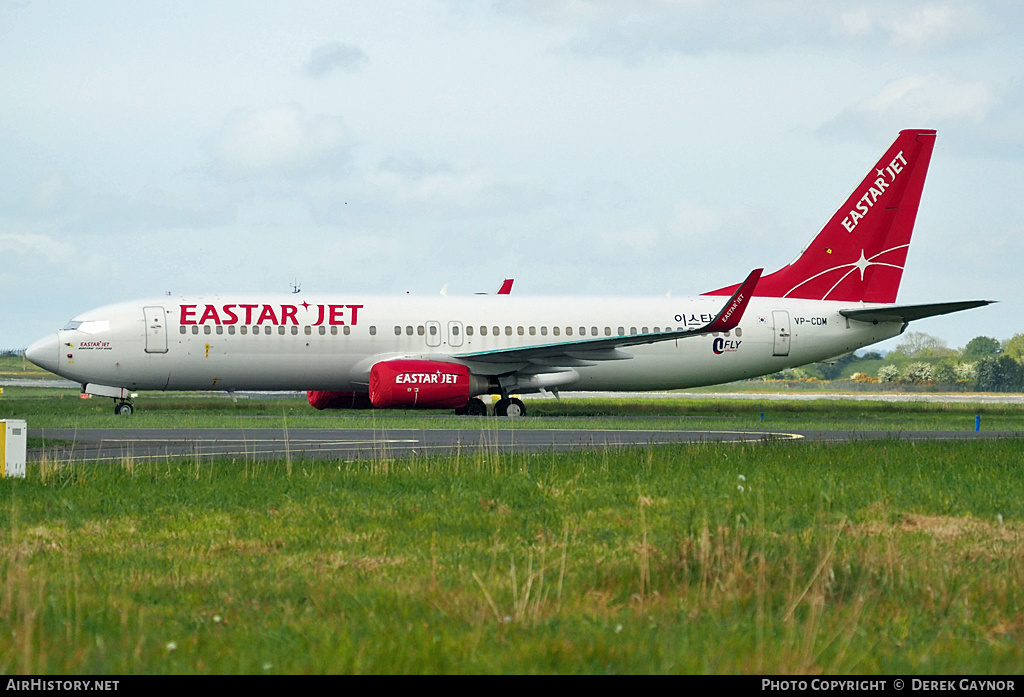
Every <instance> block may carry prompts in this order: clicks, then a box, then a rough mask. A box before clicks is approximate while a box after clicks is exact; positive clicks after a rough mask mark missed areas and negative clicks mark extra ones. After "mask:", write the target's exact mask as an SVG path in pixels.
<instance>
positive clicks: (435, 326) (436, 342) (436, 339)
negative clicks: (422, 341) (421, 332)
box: [426, 321, 441, 346]
mask: <svg viewBox="0 0 1024 697" xmlns="http://www.w3.org/2000/svg"><path fill="white" fill-rule="evenodd" d="M426 328H427V346H440V345H441V325H440V323H438V322H433V321H431V322H427V323H426Z"/></svg>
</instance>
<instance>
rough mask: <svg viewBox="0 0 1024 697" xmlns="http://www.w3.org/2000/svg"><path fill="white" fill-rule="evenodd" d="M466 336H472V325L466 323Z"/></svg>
mask: <svg viewBox="0 0 1024 697" xmlns="http://www.w3.org/2000/svg"><path fill="white" fill-rule="evenodd" d="M466 336H473V325H471V324H467V325H466Z"/></svg>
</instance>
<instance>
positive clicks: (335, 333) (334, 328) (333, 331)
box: [281, 324, 338, 336]
mask: <svg viewBox="0 0 1024 697" xmlns="http://www.w3.org/2000/svg"><path fill="white" fill-rule="evenodd" d="M281 333H282V334H284V332H281ZM331 336H338V327H337V326H336V325H333V324H332V325H331Z"/></svg>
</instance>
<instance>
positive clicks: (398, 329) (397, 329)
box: [395, 324, 402, 336]
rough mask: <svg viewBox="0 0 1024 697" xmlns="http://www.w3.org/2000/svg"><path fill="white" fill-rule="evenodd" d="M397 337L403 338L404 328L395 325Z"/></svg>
mask: <svg viewBox="0 0 1024 697" xmlns="http://www.w3.org/2000/svg"><path fill="white" fill-rule="evenodd" d="M395 336H402V328H401V327H399V326H398V325H397V324H396V325H395Z"/></svg>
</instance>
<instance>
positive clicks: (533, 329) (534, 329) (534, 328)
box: [530, 327, 537, 336]
mask: <svg viewBox="0 0 1024 697" xmlns="http://www.w3.org/2000/svg"><path fill="white" fill-rule="evenodd" d="M530 336H537V327H530Z"/></svg>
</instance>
